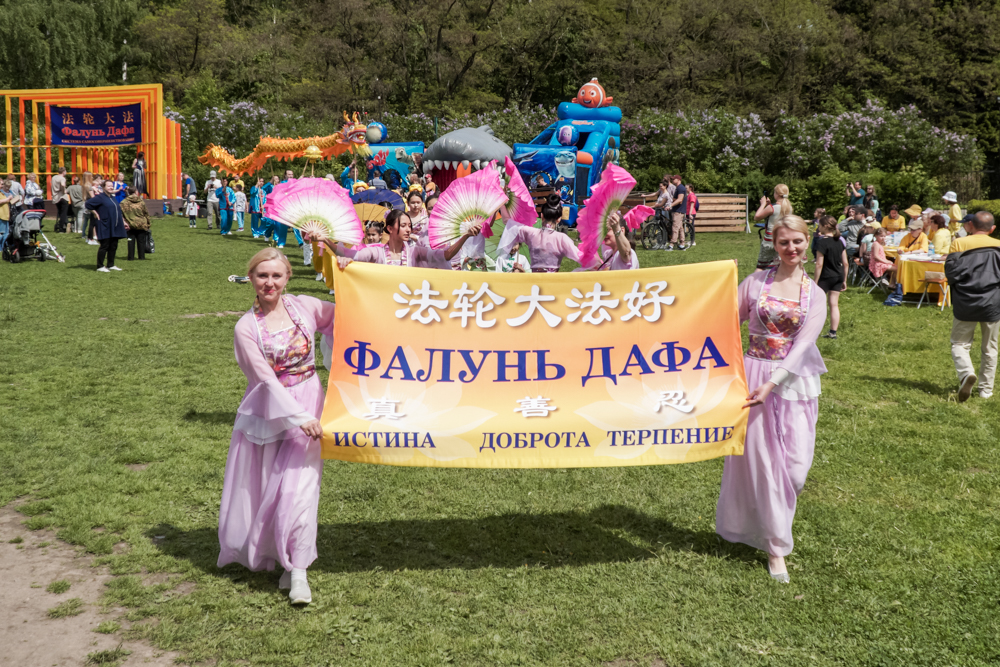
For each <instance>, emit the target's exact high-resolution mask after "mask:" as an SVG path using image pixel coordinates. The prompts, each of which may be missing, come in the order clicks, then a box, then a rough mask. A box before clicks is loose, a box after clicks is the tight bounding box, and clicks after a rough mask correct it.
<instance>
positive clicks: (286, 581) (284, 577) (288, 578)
mask: <svg viewBox="0 0 1000 667" xmlns="http://www.w3.org/2000/svg"><path fill="white" fill-rule="evenodd" d="M291 587H292V571H291V570H285V571H284V572H283V573H282V574H281V579H278V590H279V591H287V590H288V589H290V588H291Z"/></svg>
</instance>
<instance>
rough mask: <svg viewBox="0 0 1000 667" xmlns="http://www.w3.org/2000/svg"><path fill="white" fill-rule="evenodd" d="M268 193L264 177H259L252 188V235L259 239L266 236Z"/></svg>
mask: <svg viewBox="0 0 1000 667" xmlns="http://www.w3.org/2000/svg"><path fill="white" fill-rule="evenodd" d="M266 202H267V193H266V192H265V191H264V177H263V176H259V177H257V184H256V185H254V186H253V187H251V188H250V234H251V235H252V236H253V237H254V238H255V239H259V238H261V237H262V236H264V225H263V223H262V221H263V217H264V204H265V203H266Z"/></svg>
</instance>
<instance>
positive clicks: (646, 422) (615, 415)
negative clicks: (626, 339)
mask: <svg viewBox="0 0 1000 667" xmlns="http://www.w3.org/2000/svg"><path fill="white" fill-rule="evenodd" d="M654 352H655V350H651V351H650V354H653V353H654ZM736 379H737V378H736V376H735V375H732V374H724V375H721V374H717V375H715V376H714V377H713V376H712V375H711V374H710V372H709V371H708V370H707V369H706V370H705V371H703V372H701V373H700V374H699V377H698V384H696V385H693V386H691V383H690V382H689V383H688V385H685V384H684V382H683V381H682V380H681V378H679V377H676V376H675V377H671V376H669V375H649V376H643V375H640V376H636V377H619V378H618V383H617V384H614V383H612V382H610V381H606V384H607V387H606V388H607V391H608V395H609V396H610V398H611V400H610V401H598V402H596V403H591V404H590V405H585V406H584V407H582V408H580V409H579V410H577V411H576V414H578V415H580V416H581V417H583V418H584V419H586V420H587V421H589V422H590V423H591V424H593V425H594V426H596V427H598V428H599V429H601V430H603V431H606V432H609V433H610V432H612V431H641V430H649V431H653V430H656V429H671V428H681V427H682V425H683V428H695V427H697V426H698V417H699V416H700V415H706V414H708V413H709V412H711V411H712V410H713V409H715V408H716V407H718V406H719V405H720V404H721V403H722V402H723V400H724V399H725V398H726V394H727V392H728V391H729V385H731V384H732V383H733V382H734V381H735V380H736ZM637 396H640V397H641V400H640V401H636V400H635V399H636V397H637ZM612 444H613V441H612V438H611V437H607V438H605V439H604V440H602V441H601V442H600V444H598V445H597V451H596V452H595V456H610V457H613V458H617V459H632V458H636V457H639V456H642V455H643V454H645V453H646V452H647V451H649V450H650V449H651V448H652V449H653V450H654V451H655V452H656V454H657V455H658V456H659V457H660V458H662V459H666V460H676V461H683V460H684V457H685V456H686V455H687V453H688V450H690V449H691V446H692V443H685V444H681V445H663V444H657V445H656V446H655V447H654V446H653V443H652V439H650V441H649V442H647V443H645V444H643V445H632V446H626V447H623V446H622V442H621V440H620V439H619V440H618V442H617V443H615V444H614V446H612Z"/></svg>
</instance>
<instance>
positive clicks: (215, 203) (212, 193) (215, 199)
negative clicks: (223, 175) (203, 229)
mask: <svg viewBox="0 0 1000 667" xmlns="http://www.w3.org/2000/svg"><path fill="white" fill-rule="evenodd" d="M221 187H222V181H220V180H219V179H218V178H216V174H215V172H214V171H210V172H208V180H207V181H205V220H206V221H207V222H208V228H209V229H211V228H212V222H213V221H216V220H217V221H218V223H219V227H222V218H221V217H220V215H219V195H218V191H219V188H221Z"/></svg>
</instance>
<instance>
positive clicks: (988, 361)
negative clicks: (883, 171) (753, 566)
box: [944, 211, 1000, 402]
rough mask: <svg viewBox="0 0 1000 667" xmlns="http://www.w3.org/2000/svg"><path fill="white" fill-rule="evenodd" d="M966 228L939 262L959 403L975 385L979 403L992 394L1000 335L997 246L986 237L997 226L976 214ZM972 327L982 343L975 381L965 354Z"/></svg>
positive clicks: (984, 214) (986, 215)
mask: <svg viewBox="0 0 1000 667" xmlns="http://www.w3.org/2000/svg"><path fill="white" fill-rule="evenodd" d="M966 225H968V226H971V227H972V230H971V231H972V233H971V234H970V235H969V236H966V237H964V238H960V239H956V240H955V241H954V243H952V247H951V253H950V254H949V255H948V259H947V260H945V263H944V272H945V275H946V276H947V278H948V284H949V285H950V287H951V304H952V311H953V313H954V316H955V320H954V322H953V323H952V326H951V358H952V360H953V361H954V362H955V372H956V373H957V374H958V382H959V389H958V400H959V402H962V401H966V400H968V398H969V396H971V395H972V389H973V387H974V386H975V385H976V383H977V381H978V383H979V397H980V398H989V397H990V396H992V395H993V379H994V376H995V375H996V369H997V333H998V332H1000V241H997V240H996V239H994V238H992V237H991V236H990V234H992V233H993V230H994V229H996V224H995V222H994V220H993V215H992V214H990V213H988V212H987V211H980V212H979V213H976V214H975V216H974V217H973V219H972V222H971V223H966ZM977 324H978V325H979V329H980V332H981V335H982V338H983V340H982V343H981V347H980V349H981V351H982V358H981V360H980V367H979V375H978V376H977V375H976V369H975V367H974V366H973V365H972V357H971V356H970V354H969V352H970V350H971V349H972V341H973V339H974V338H975V335H976V325H977Z"/></svg>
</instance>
